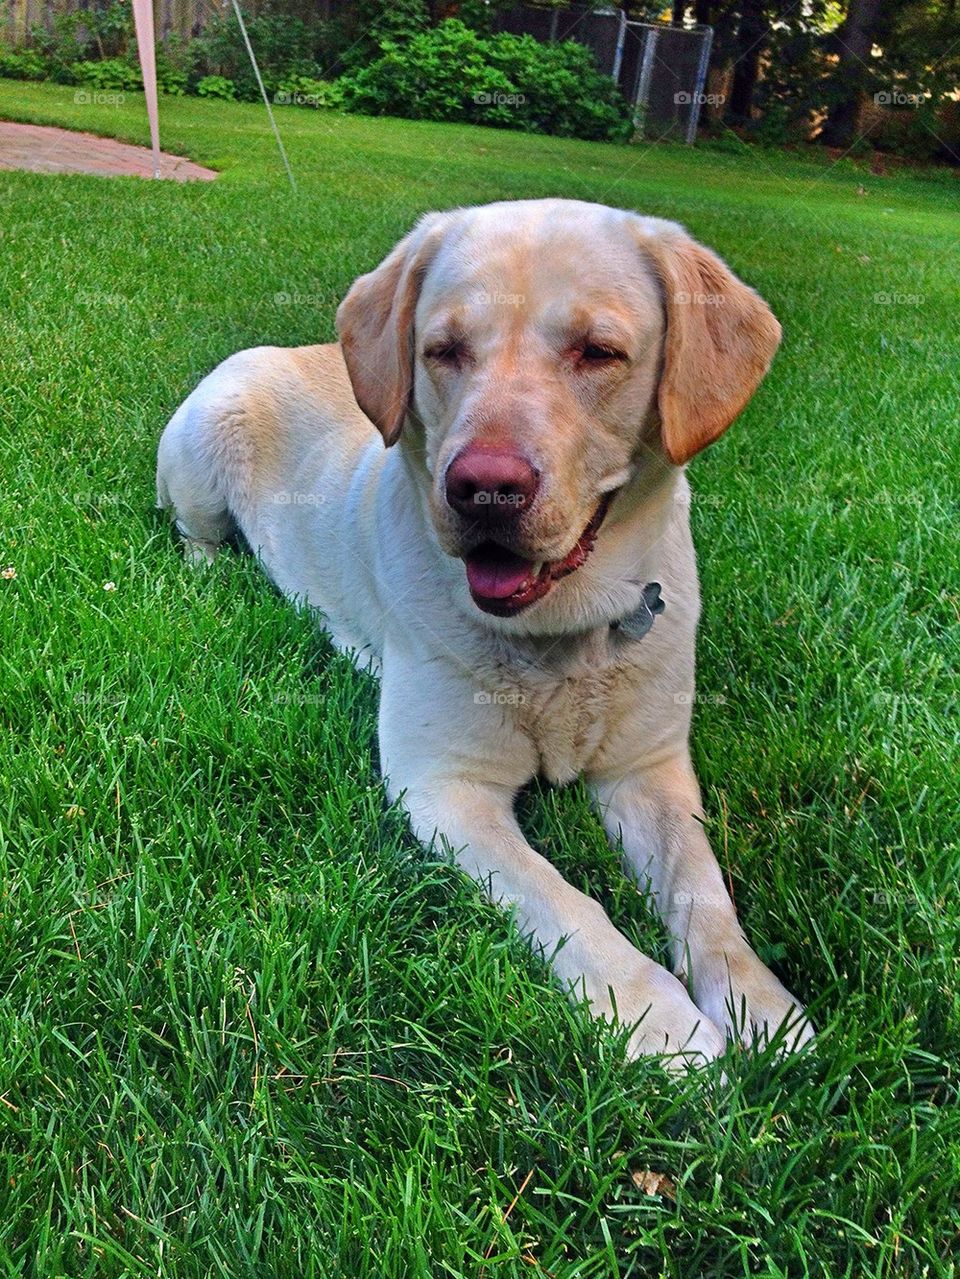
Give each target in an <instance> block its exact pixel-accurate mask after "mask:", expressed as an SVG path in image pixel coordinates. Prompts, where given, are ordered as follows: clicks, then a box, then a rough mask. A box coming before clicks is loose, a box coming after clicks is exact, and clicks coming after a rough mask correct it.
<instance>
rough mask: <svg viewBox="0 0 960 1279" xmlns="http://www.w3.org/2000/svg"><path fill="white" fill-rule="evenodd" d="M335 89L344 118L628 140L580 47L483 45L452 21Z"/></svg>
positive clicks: (388, 51) (608, 92) (626, 116)
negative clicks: (457, 123) (353, 114)
mask: <svg viewBox="0 0 960 1279" xmlns="http://www.w3.org/2000/svg"><path fill="white" fill-rule="evenodd" d="M339 84H340V86H341V88H342V90H343V95H344V106H345V108H346V109H347V110H348V111H358V112H362V113H364V114H367V115H399V116H406V117H407V118H408V119H413V120H462V121H466V122H470V123H473V124H487V125H498V126H500V127H501V128H508V129H526V130H528V131H530V132H534V133H555V134H560V135H561V136H567V137H581V138H606V139H613V138H625V137H628V136H629V134H630V131H631V124H630V112H629V108H628V106H627V103H626V101H625V100H624V98H623V97H622V95H621V94H620V92H619V90H618V89H617V87H616V86H615V85H614V83H613V82H612V80H610V79H609V78H608V77H606V76H604V75H602V74H601V73H600V71H599V70H598V69H597V66H596V63H595V62H594V60H593V55H592V54H591V53H590V51H589V50H588V49H586V48H584V47H583V46H582V45H579V44H576V43H574V42H572V41H564V42H561V43H558V44H540V43H539V42H538V41H536V40H534V39H533V37H532V36H513V35H505V34H502V35H495V36H489V37H483V36H479V35H477V33H476V32H475V31H472V30H470V28H468V27H466V26H464V24H463V23H462V22H460V21H458V20H457V19H455V18H449V19H447V20H446V21H445V22H442V23H440V24H439V26H437V27H434V28H433V29H432V30H429V31H424V32H421V33H420V34H418V35H416V36H414V37H413V38H412V39H411V40H410V41H409V42H408V43H407V44H406V45H403V46H401V45H395V44H392V43H388V44H386V45H385V46H384V51H383V55H382V56H381V57H380V58H378V59H376V61H374V62H372V63H371V64H370V65H369V66H366V67H362V68H361V69H360V70H359V71H356V72H354V73H352V74H348V75H345V76H343V77H342V78H341V79H340V81H339Z"/></svg>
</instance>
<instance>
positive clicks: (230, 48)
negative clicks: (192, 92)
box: [190, 11, 320, 102]
mask: <svg viewBox="0 0 960 1279" xmlns="http://www.w3.org/2000/svg"><path fill="white" fill-rule="evenodd" d="M244 20H245V22H246V24H247V31H248V34H249V36H250V43H251V44H252V45H253V48H254V51H255V53H256V55H257V63H258V65H259V67H260V74H261V75H262V76H263V82H264V85H265V87H266V88H267V90H268V91H273V90H275V89H276V87H277V84H278V82H279V81H280V80H282V79H286V78H289V77H290V76H297V75H305V76H310V77H316V74H317V70H318V66H317V61H316V53H317V51H318V49H317V46H318V41H319V39H320V35H319V31H318V28H317V27H316V26H311V25H308V24H307V23H305V22H303V21H302V20H301V19H300V18H293V17H290V16H289V15H284V14H279V13H270V12H267V13H261V14H259V15H258V16H257V17H255V18H254V17H250V16H249V15H245V19H244ZM190 56H191V77H192V82H193V83H194V84H199V82H200V81H202V80H204V79H207V78H209V77H211V76H219V77H222V78H225V79H227V80H230V81H232V82H233V85H234V90H235V96H236V97H237V98H239V99H240V100H241V101H243V102H254V101H256V100H257V99H258V98H259V97H260V89H259V87H258V85H257V78H256V76H255V75H254V73H253V67H251V65H250V57H249V55H248V53H247V49H246V45H245V44H244V42H243V36H242V35H241V33H240V27H239V24H238V23H237V20H236V17H235V16H234V14H233V13H232V12H229V11H227V12H225V13H223V14H219V15H217V16H215V17H213V18H212V19H211V20H210V21H209V22H208V23H207V25H206V27H205V28H204V30H203V32H202V33H201V34H200V35H199V36H197V38H196V39H195V40H194V41H193V42H192V43H191V45H190ZM203 96H210V95H209V94H206V95H203Z"/></svg>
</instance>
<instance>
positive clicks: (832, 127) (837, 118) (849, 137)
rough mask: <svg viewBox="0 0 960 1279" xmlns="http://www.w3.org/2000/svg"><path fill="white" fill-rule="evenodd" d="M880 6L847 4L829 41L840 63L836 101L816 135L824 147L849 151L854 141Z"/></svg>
mask: <svg viewBox="0 0 960 1279" xmlns="http://www.w3.org/2000/svg"><path fill="white" fill-rule="evenodd" d="M882 3H883V0H850V7H849V9H848V10H847V16H846V18H844V20H843V22H842V23H841V25H840V27H839V29H838V30H837V31H836V33H835V34H834V37H833V40H832V41H831V44H832V45H833V47H834V48H835V49H836V50H837V53H838V55H839V59H840V61H839V65H838V67H837V77H836V83H837V85H838V86H839V88H840V97H839V99H838V101H837V102H835V103H834V105H833V106H832V107H831V109H830V111H829V113H828V115H827V119H826V122H825V123H824V126H823V128H822V129H821V131H820V141H821V142H825V143H826V144H827V146H831V147H849V146H851V145H852V143H853V141H854V138H855V137H856V130H857V124H858V122H859V119H860V104H861V101H862V99H863V92H864V86H865V84H866V82H867V74H868V68H869V65H870V50H871V49H872V48H873V36H874V32H875V30H876V27H877V21H878V19H879V17H880V9H881V6H882Z"/></svg>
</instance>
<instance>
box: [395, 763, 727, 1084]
mask: <svg viewBox="0 0 960 1279" xmlns="http://www.w3.org/2000/svg"><path fill="white" fill-rule="evenodd" d="M401 780H402V779H401V777H400V776H397V774H396V772H394V774H393V775H392V776H391V786H390V789H391V792H394V793H399V792H400V791H401V790H402V791H403V800H404V802H405V804H406V807H407V810H408V812H409V814H410V818H411V823H412V825H413V829H414V832H415V834H416V835H417V837H418V838H419V839H420V841H421V842H423V843H425V844H428V843H430V842H431V840H433V839H434V838H435V837H436V836H439V837H440V838H441V839H442V841H443V842H444V843H445V844H447V845H448V846H449V848H450V850H451V851H452V853H453V855H454V856H455V858H456V860H457V862H458V864H459V865H460V866H461V868H462V869H463V870H464V871H466V872H467V873H468V874H469V875H471V876H472V877H473V878H474V879H476V880H477V881H478V882H479V883H480V884H481V885H482V886H483V888H484V889H485V890H486V891H487V892H488V894H489V895H490V897H491V898H492V899H493V900H494V901H497V902H499V903H501V904H502V905H504V906H508V907H512V908H513V909H514V911H515V912H516V921H517V925H518V927H519V928H520V930H521V932H522V933H523V934H524V935H525V936H527V937H528V938H529V940H530V941H531V944H532V945H533V946H534V947H535V949H537V950H539V951H540V952H542V954H543V955H544V956H545V957H546V958H547V959H548V960H550V961H551V963H552V966H553V968H554V970H555V972H556V973H557V974H558V976H559V977H560V979H561V981H562V982H563V984H564V986H565V987H567V988H568V989H570V990H571V991H572V992H573V993H574V994H575V995H585V996H586V998H587V999H588V1000H589V1002H590V1005H591V1011H592V1012H593V1014H594V1015H595V1016H602V1017H608V1018H612V1017H614V1016H615V1017H616V1019H617V1020H619V1021H620V1022H621V1023H622V1024H624V1025H629V1026H633V1025H634V1024H635V1023H636V1028H635V1030H634V1031H633V1033H632V1035H631V1038H630V1052H631V1054H632V1055H638V1054H641V1053H665V1054H669V1055H670V1062H671V1063H672V1064H675V1065H679V1066H686V1065H691V1064H702V1063H703V1061H704V1060H705V1059H708V1058H712V1057H716V1056H717V1055H718V1054H719V1053H720V1052H722V1051H723V1047H724V1041H723V1036H722V1034H721V1033H720V1032H719V1030H718V1029H717V1027H716V1026H714V1025H712V1024H711V1022H710V1021H709V1020H708V1018H706V1017H705V1016H704V1015H703V1014H702V1013H701V1012H700V1011H699V1010H698V1009H697V1008H696V1007H695V1006H694V1004H693V1002H692V1001H691V999H690V997H689V996H688V995H687V993H686V991H685V990H684V989H683V986H682V984H681V983H680V982H679V981H678V980H677V979H676V977H674V976H673V975H672V973H669V972H667V970H666V969H665V968H663V967H661V965H659V964H657V963H654V961H653V960H651V959H648V958H647V956H645V955H643V954H641V952H640V951H638V950H637V949H636V948H635V947H633V946H632V945H631V944H630V943H629V942H628V941H627V939H626V938H625V937H624V936H623V934H622V933H620V932H619V931H618V930H617V929H616V928H614V926H613V924H612V923H611V922H610V920H609V919H608V917H607V915H606V914H605V913H604V911H603V909H602V907H601V906H600V905H599V903H598V902H595V901H593V900H592V899H591V898H589V897H587V896H585V895H584V894H583V893H581V892H579V891H578V890H577V889H575V888H574V887H573V886H572V885H571V884H569V883H567V881H566V880H565V879H564V878H563V876H562V875H561V874H560V873H559V872H558V871H557V870H556V869H555V867H553V866H552V865H551V864H550V862H548V861H547V860H546V859H545V858H544V857H542V856H541V855H540V854H539V853H537V852H535V851H534V849H533V848H531V847H530V845H529V844H528V843H527V842H526V840H525V839H524V838H523V835H522V833H521V831H520V828H519V826H518V825H517V822H516V818H515V817H514V813H513V798H514V793H513V789H512V788H511V787H508V786H505V785H502V784H491V783H484V782H478V781H465V780H461V779H457V778H451V777H442V776H438V775H434V776H431V777H428V778H424V777H420V778H418V779H411V780H410V781H409V782H408V784H407V786H406V787H403V786H402V785H401Z"/></svg>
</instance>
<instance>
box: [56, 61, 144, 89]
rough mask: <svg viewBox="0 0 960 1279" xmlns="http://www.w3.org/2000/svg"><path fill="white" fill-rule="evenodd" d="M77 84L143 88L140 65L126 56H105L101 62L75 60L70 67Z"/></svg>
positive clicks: (104, 87)
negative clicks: (128, 60) (128, 59)
mask: <svg viewBox="0 0 960 1279" xmlns="http://www.w3.org/2000/svg"><path fill="white" fill-rule="evenodd" d="M70 71H71V78H72V80H73V82H74V83H75V84H83V85H87V86H88V87H89V88H91V89H142V88H143V76H142V75H141V73H140V67H139V66H136V65H134V64H133V63H132V62H127V60H126V59H125V58H103V59H102V61H100V62H75V63H74V64H73V66H72V67H71V68H70Z"/></svg>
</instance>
